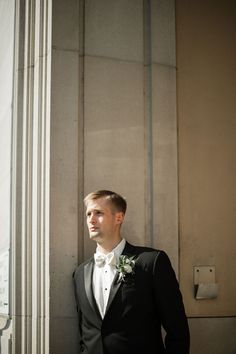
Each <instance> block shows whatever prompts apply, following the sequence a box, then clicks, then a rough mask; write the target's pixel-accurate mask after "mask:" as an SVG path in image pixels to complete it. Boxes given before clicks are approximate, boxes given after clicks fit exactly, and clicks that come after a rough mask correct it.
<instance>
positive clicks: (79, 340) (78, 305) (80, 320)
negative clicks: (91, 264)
mask: <svg viewBox="0 0 236 354" xmlns="http://www.w3.org/2000/svg"><path fill="white" fill-rule="evenodd" d="M75 273H76V271H74V273H73V281H74V290H75V291H74V292H75V301H76V308H77V312H78V327H79V330H78V343H79V352H78V354H80V353H81V348H83V341H82V312H81V310H80V304H79V300H78V297H77V290H76V285H77V284H76V277H75ZM77 281H78V280H77Z"/></svg>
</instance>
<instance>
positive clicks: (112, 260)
mask: <svg viewBox="0 0 236 354" xmlns="http://www.w3.org/2000/svg"><path fill="white" fill-rule="evenodd" d="M94 260H95V264H96V265H97V266H98V267H104V265H105V264H109V265H110V266H115V265H116V257H115V254H114V252H110V253H108V254H103V253H95V254H94Z"/></svg>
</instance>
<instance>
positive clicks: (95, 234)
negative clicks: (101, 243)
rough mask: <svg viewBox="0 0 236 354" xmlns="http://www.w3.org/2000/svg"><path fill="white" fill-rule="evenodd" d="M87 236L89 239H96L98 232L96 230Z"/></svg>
mask: <svg viewBox="0 0 236 354" xmlns="http://www.w3.org/2000/svg"><path fill="white" fill-rule="evenodd" d="M89 237H90V239H91V240H96V238H97V237H99V234H98V233H97V232H91V233H90V234H89Z"/></svg>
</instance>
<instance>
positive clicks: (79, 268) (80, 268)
mask: <svg viewBox="0 0 236 354" xmlns="http://www.w3.org/2000/svg"><path fill="white" fill-rule="evenodd" d="M92 261H93V257H91V258H89V259H87V260H86V261H84V262H83V263H81V264H79V265H78V266H77V267H76V268H75V270H74V272H73V278H75V277H77V276H79V275H80V274H81V272H83V271H84V267H85V266H86V265H87V264H88V263H90V262H92Z"/></svg>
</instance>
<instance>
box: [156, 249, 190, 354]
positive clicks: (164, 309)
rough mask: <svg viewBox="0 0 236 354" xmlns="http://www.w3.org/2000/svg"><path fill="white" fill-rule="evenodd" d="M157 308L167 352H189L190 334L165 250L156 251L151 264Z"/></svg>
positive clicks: (184, 353)
mask: <svg viewBox="0 0 236 354" xmlns="http://www.w3.org/2000/svg"><path fill="white" fill-rule="evenodd" d="M153 280H154V292H155V299H156V304H157V310H158V313H159V316H160V318H161V322H162V326H163V328H164V329H165V331H166V336H165V347H166V352H167V353H168V354H189V345H190V336H189V328H188V322H187V318H186V314H185V310H184V305H183V300H182V295H181V292H180V289H179V284H178V281H177V279H176V276H175V272H174V270H173V268H172V266H171V263H170V260H169V258H168V256H167V255H166V253H165V252H163V251H160V252H158V254H157V256H156V258H155V262H154V266H153Z"/></svg>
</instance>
